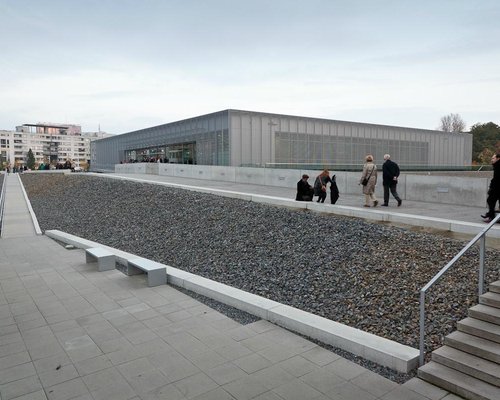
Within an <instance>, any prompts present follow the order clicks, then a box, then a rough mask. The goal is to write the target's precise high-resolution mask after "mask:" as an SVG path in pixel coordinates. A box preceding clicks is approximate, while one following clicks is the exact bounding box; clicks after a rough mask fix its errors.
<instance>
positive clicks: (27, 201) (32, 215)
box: [16, 174, 43, 235]
mask: <svg viewBox="0 0 500 400" xmlns="http://www.w3.org/2000/svg"><path fill="white" fill-rule="evenodd" d="M16 175H17V179H19V184H20V185H21V190H22V191H23V196H24V200H25V201H26V205H27V206H28V211H29V212H30V216H31V220H32V221H33V227H34V228H35V232H36V234H37V235H43V232H42V230H41V229H40V225H39V224H38V219H37V217H36V214H35V211H34V210H33V207H31V202H30V199H29V198H28V195H27V194H26V190H25V189H24V185H23V181H22V179H21V177H20V176H19V174H16Z"/></svg>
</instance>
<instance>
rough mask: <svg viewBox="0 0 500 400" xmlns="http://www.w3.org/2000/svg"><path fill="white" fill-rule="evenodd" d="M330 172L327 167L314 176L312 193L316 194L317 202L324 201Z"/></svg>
mask: <svg viewBox="0 0 500 400" xmlns="http://www.w3.org/2000/svg"><path fill="white" fill-rule="evenodd" d="M330 181H331V179H330V172H328V170H327V169H325V170H323V172H321V174H319V175H318V176H317V177H316V180H315V181H314V195H315V196H318V200H317V201H316V202H317V203H320V202H321V203H324V202H325V199H326V185H327V183H328V182H330Z"/></svg>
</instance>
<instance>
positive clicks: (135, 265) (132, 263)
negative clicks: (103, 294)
mask: <svg viewBox="0 0 500 400" xmlns="http://www.w3.org/2000/svg"><path fill="white" fill-rule="evenodd" d="M143 272H145V273H146V274H148V286H159V285H165V284H166V283H167V268H166V267H165V265H163V264H160V263H157V262H154V261H151V260H147V259H145V258H141V257H137V258H131V259H129V260H127V275H137V274H142V273H143Z"/></svg>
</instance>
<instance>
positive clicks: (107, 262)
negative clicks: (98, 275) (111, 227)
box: [85, 247, 115, 272]
mask: <svg viewBox="0 0 500 400" xmlns="http://www.w3.org/2000/svg"><path fill="white" fill-rule="evenodd" d="M85 260H86V261H87V264H89V263H93V262H97V270H98V271H100V272H102V271H109V270H112V269H115V255H114V254H113V253H111V252H110V251H108V250H106V249H104V248H102V247H90V248H88V249H85Z"/></svg>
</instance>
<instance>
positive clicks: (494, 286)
mask: <svg viewBox="0 0 500 400" xmlns="http://www.w3.org/2000/svg"><path fill="white" fill-rule="evenodd" d="M488 290H489V291H490V292H495V293H500V281H496V282H493V283H490V284H489V285H488Z"/></svg>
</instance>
